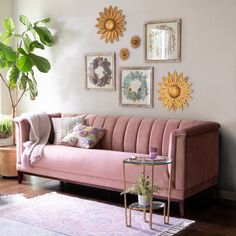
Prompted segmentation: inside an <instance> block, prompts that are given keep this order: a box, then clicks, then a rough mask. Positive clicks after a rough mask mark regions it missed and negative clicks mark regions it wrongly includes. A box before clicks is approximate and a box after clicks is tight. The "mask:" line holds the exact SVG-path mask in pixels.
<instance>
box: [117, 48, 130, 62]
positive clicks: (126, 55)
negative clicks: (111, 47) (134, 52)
mask: <svg viewBox="0 0 236 236" xmlns="http://www.w3.org/2000/svg"><path fill="white" fill-rule="evenodd" d="M119 55H120V59H121V60H123V61H125V60H127V59H128V58H129V50H128V48H121V49H120V53H119Z"/></svg>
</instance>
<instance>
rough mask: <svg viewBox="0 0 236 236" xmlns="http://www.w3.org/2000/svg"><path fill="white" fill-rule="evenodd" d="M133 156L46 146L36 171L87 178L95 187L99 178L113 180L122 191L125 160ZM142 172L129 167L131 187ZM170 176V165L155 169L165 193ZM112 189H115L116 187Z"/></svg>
mask: <svg viewBox="0 0 236 236" xmlns="http://www.w3.org/2000/svg"><path fill="white" fill-rule="evenodd" d="M136 154H137V153H136ZM132 155H135V153H129V152H117V151H116V152H114V151H110V150H101V149H84V148H74V147H69V146H63V145H46V146H45V148H44V153H43V156H42V159H41V160H40V161H38V162H36V163H35V164H34V167H33V169H40V170H42V173H43V170H45V169H47V170H52V171H60V172H61V173H62V175H63V174H64V173H70V174H71V175H73V176H77V178H78V181H79V179H80V178H81V179H83V178H84V177H86V176H87V177H88V178H89V177H92V178H93V181H94V183H93V184H94V185H96V181H97V182H99V179H100V178H101V179H104V180H106V181H105V182H107V181H108V182H109V180H113V181H117V183H120V182H121V186H122V188H123V160H124V159H126V158H129V157H131V156H132ZM29 168H30V167H29ZM33 169H32V170H33ZM141 171H142V167H141V166H138V165H126V178H127V180H128V182H129V184H131V183H135V182H136V179H137V177H138V176H139V174H140V173H141ZM145 171H146V173H147V175H149V176H151V168H150V167H147V168H146V170H145ZM83 176H84V177H83ZM160 176H161V178H160ZM168 176H169V175H168V169H167V165H163V166H156V167H155V174H154V179H155V183H157V184H158V185H160V187H161V188H163V189H164V188H167V187H166V186H168ZM61 178H62V177H61ZM79 182H80V181H79ZM119 185H120V184H119ZM128 186H129V185H128ZM128 186H127V187H128ZM110 187H112V186H110ZM113 187H114V188H116V186H115V185H114V186H113Z"/></svg>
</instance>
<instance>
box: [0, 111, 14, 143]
mask: <svg viewBox="0 0 236 236" xmlns="http://www.w3.org/2000/svg"><path fill="white" fill-rule="evenodd" d="M12 133H13V124H12V119H11V118H10V117H9V116H6V115H0V147H2V146H9V145H12V142H13V135H12Z"/></svg>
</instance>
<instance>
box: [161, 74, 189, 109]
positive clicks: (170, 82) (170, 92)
mask: <svg viewBox="0 0 236 236" xmlns="http://www.w3.org/2000/svg"><path fill="white" fill-rule="evenodd" d="M159 86H160V89H159V90H158V94H159V99H160V100H161V101H162V103H163V105H164V106H166V107H167V108H168V109H169V110H171V109H173V110H174V111H176V110H177V109H182V110H183V108H184V106H188V100H189V99H192V97H191V96H190V94H191V93H192V89H191V86H192V84H191V83H189V82H188V77H187V76H184V75H183V73H181V74H180V75H178V74H177V72H176V71H175V72H174V73H173V74H171V73H168V77H165V76H163V77H162V82H160V83H159Z"/></svg>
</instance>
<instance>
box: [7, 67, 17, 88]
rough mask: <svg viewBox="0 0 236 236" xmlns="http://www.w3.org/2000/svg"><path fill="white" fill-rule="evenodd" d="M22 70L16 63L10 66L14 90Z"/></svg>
mask: <svg viewBox="0 0 236 236" xmlns="http://www.w3.org/2000/svg"><path fill="white" fill-rule="evenodd" d="M19 76H20V71H19V70H18V68H17V67H16V66H15V65H14V66H12V67H11V68H10V75H9V82H8V83H9V86H10V89H11V90H14V89H15V88H16V83H17V81H18V79H19Z"/></svg>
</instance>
